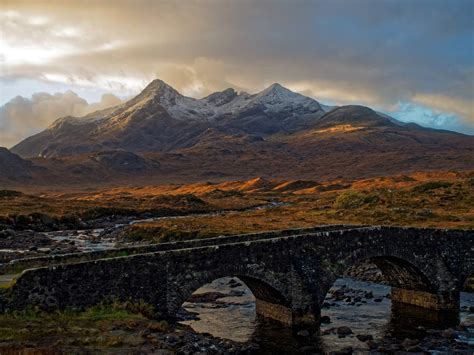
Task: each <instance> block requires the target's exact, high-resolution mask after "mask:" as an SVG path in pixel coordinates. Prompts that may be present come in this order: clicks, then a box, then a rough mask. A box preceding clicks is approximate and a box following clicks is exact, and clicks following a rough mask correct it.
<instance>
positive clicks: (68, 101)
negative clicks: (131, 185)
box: [0, 91, 121, 147]
mask: <svg viewBox="0 0 474 355" xmlns="http://www.w3.org/2000/svg"><path fill="white" fill-rule="evenodd" d="M120 103H121V100H120V99H119V98H117V97H116V96H114V95H112V94H103V95H102V99H101V101H100V102H98V103H92V104H89V103H88V102H87V101H86V100H84V99H83V98H81V97H79V96H78V95H77V94H76V93H75V92H72V91H66V92H65V93H56V94H48V93H44V92H41V93H36V94H33V96H32V97H31V98H25V97H22V96H17V97H15V98H14V99H12V100H10V101H9V102H8V103H6V104H5V105H3V106H1V107H0V146H6V147H10V146H12V145H14V144H16V143H18V142H19V141H20V140H22V139H24V138H27V137H28V136H30V135H32V134H35V133H38V132H40V131H42V130H43V129H45V128H46V127H47V126H48V125H50V124H51V123H52V122H53V121H55V120H56V119H58V118H60V117H65V116H83V115H85V114H87V113H89V112H92V111H96V110H100V109H103V108H107V107H111V106H116V105H118V104H120Z"/></svg>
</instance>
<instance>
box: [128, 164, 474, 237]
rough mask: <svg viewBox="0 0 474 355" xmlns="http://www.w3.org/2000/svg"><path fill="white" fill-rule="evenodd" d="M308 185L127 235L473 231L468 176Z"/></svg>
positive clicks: (473, 192) (472, 187)
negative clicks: (331, 229) (268, 203)
mask: <svg viewBox="0 0 474 355" xmlns="http://www.w3.org/2000/svg"><path fill="white" fill-rule="evenodd" d="M281 185H282V184H281V183H280V184H278V186H281ZM304 185H305V186H302V187H304V189H302V190H298V189H297V190H292V191H288V190H285V189H284V192H283V193H282V192H280V190H279V189H278V190H275V189H270V188H268V186H266V187H265V188H262V189H261V190H258V191H253V192H252V194H254V195H257V196H262V198H273V199H276V198H278V199H279V200H281V201H284V202H287V203H288V205H284V206H280V207H277V208H272V209H266V210H256V211H246V212H236V213H231V214H226V215H218V216H192V217H186V218H182V219H179V220H171V221H170V220H162V221H156V222H153V223H147V224H140V225H134V226H133V227H131V228H130V229H129V235H130V236H132V237H133V238H134V239H140V238H142V239H150V240H153V241H155V242H156V241H157V242H159V241H164V240H166V241H169V240H178V239H183V238H184V237H185V236H187V237H196V238H203V237H213V236H216V235H226V234H237V233H247V232H256V231H264V230H271V229H284V228H298V227H309V226H313V225H321V224H339V223H346V224H375V225H399V226H418V227H439V228H464V229H472V228H474V179H473V177H472V176H471V175H470V174H451V173H449V174H414V175H412V176H396V177H385V178H375V179H368V180H361V181H355V182H344V181H339V182H336V183H334V182H331V183H326V184H321V185H318V186H316V187H315V188H307V187H306V185H307V183H305V184H304Z"/></svg>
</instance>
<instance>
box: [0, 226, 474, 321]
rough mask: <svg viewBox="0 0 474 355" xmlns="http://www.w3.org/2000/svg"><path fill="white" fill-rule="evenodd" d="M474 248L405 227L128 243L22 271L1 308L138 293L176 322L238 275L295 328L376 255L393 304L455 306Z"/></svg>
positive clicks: (460, 236)
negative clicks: (206, 293) (194, 297)
mask: <svg viewBox="0 0 474 355" xmlns="http://www.w3.org/2000/svg"><path fill="white" fill-rule="evenodd" d="M473 251H474V232H473V231H462V230H441V229H419V228H399V227H355V226H323V227H315V228H308V229H295V230H285V231H275V232H267V233H256V234H246V235H237V236H228V237H219V238H211V239H204V240H193V241H184V242H176V243H163V244H157V245H153V246H148V247H141V248H135V249H134V248H128V249H122V250H121V255H125V254H129V255H126V256H114V257H109V256H110V255H108V254H105V253H102V254H101V253H96V254H93V255H94V258H92V257H91V256H87V255H86V256H84V254H82V256H81V255H79V254H78V255H74V254H73V255H69V256H66V257H63V258H49V259H48V258H46V259H45V260H39V261H40V262H41V263H40V264H39V265H45V264H48V263H49V264H50V265H49V266H43V267H37V268H32V269H27V270H24V271H23V272H22V273H21V275H20V276H19V277H18V278H17V280H16V282H15V283H14V284H13V285H12V286H11V288H10V289H9V290H7V291H6V292H4V293H3V296H1V297H2V298H1V299H0V308H3V310H8V309H21V308H23V307H26V306H28V305H38V306H40V307H43V308H45V309H51V308H57V307H59V308H66V307H84V306H89V305H93V304H96V303H99V302H102V301H104V300H107V299H124V300H125V299H134V300H143V301H145V302H147V303H150V304H152V305H154V306H155V309H156V312H157V315H158V316H161V317H168V318H173V317H174V316H175V314H176V312H177V311H178V309H179V308H180V307H181V305H182V304H183V303H184V302H185V301H186V300H187V299H188V298H189V297H190V296H191V294H192V293H193V292H194V291H196V290H197V289H198V288H199V287H201V286H203V285H204V284H207V283H210V282H212V281H213V280H215V279H218V278H221V277H225V276H235V277H238V278H239V279H241V280H242V281H243V282H244V283H245V284H246V285H247V286H248V287H249V289H250V290H251V291H252V293H253V294H254V296H255V298H256V309H257V313H258V314H259V315H261V316H264V317H267V318H271V319H274V320H277V321H280V322H282V323H284V324H287V325H299V324H317V323H318V321H319V316H320V310H321V305H322V303H323V301H324V298H325V295H326V293H327V292H328V290H329V288H330V287H331V286H332V285H333V283H334V281H335V280H336V279H337V278H339V277H341V276H343V275H344V272H345V271H346V270H347V269H348V268H350V267H354V266H357V265H360V264H363V263H366V262H368V261H369V262H371V263H373V264H375V265H377V267H378V268H379V269H380V270H381V271H382V274H383V276H384V279H385V280H386V281H387V282H388V283H389V284H390V285H391V286H392V301H396V302H402V303H409V304H412V305H415V306H420V307H425V308H430V309H433V310H439V311H454V312H457V311H458V310H459V292H460V290H461V289H462V287H463V285H464V283H465V281H466V279H467V278H468V277H469V276H471V275H473V274H474V253H473ZM84 257H85V258H86V259H85V261H80V260H84V259H80V258H84ZM88 258H89V259H90V260H88Z"/></svg>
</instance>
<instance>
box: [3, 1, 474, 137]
mask: <svg viewBox="0 0 474 355" xmlns="http://www.w3.org/2000/svg"><path fill="white" fill-rule="evenodd" d="M473 18H474V1H472V0H451V1H445V0H442V1H439V0H396V1H395V0H313V1H310V0H304V1H303V0H293V1H290V0H286V1H280V0H271V1H270V0H261V1H258V0H253V1H250V0H240V1H226V0H214V1H211V0H202V1H193V0H187V1H179V0H177V1H171V0H169V1H151V0H149V1H146V0H129V1H125V0H109V1H105V0H104V1H100V0H96V1H88V0H74V1H64V0H61V1H58V0H48V1H41V0H37V1H33V0H29V1H22V0H14V1H13V0H2V1H1V2H0V105H2V106H1V107H0V146H12V145H14V144H15V143H17V142H19V141H20V140H21V139H24V138H26V137H27V136H29V135H31V134H34V133H37V132H39V131H41V130H42V129H44V128H46V127H47V126H48V125H49V124H50V123H51V122H52V121H54V120H55V119H56V118H58V117H61V116H67V115H76V116H80V115H83V114H85V113H88V112H90V111H92V110H95V109H99V108H104V107H107V106H110V105H113V104H117V103H118V102H120V100H124V99H126V98H129V97H131V96H133V95H135V94H137V93H138V92H139V91H140V90H141V89H143V88H144V87H145V86H146V84H147V83H148V82H150V81H151V80H153V79H155V78H160V79H162V80H164V81H165V82H167V83H168V84H170V85H171V86H173V87H174V88H176V89H177V90H178V91H180V92H181V93H183V94H185V95H188V96H192V97H197V98H199V97H203V96H205V95H207V94H209V93H211V92H214V91H218V90H223V89H226V88H228V87H233V88H235V89H237V90H244V91H247V92H251V93H253V92H257V91H260V90H262V89H263V88H265V87H266V86H268V85H270V84H272V83H274V82H278V83H280V84H282V85H284V86H286V87H288V88H290V89H291V90H293V91H296V92H300V93H302V94H305V95H308V96H311V97H313V98H315V99H316V100H318V101H320V102H322V103H325V104H334V105H344V104H361V105H366V106H369V107H372V108H374V109H377V110H380V111H382V112H385V113H387V114H389V115H391V116H393V117H395V118H398V119H400V120H403V121H413V122H417V123H420V124H422V125H425V126H430V127H434V128H442V129H450V130H455V131H458V132H462V133H467V134H474V104H473V102H474V22H473V21H472V19H473Z"/></svg>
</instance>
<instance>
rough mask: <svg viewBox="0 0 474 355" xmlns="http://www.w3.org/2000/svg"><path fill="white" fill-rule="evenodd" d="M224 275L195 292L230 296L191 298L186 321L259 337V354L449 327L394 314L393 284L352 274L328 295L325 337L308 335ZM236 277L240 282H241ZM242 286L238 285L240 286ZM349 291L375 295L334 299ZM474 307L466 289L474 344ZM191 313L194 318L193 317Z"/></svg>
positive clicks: (223, 333)
mask: <svg viewBox="0 0 474 355" xmlns="http://www.w3.org/2000/svg"><path fill="white" fill-rule="evenodd" d="M231 279H232V278H221V279H218V280H215V281H214V282H212V283H211V284H207V285H205V286H203V287H201V288H200V289H198V290H197V291H196V292H195V294H206V293H209V292H220V293H224V294H227V295H229V296H228V297H222V298H219V299H217V300H215V301H206V302H194V301H193V302H186V303H184V304H183V308H184V310H185V311H186V314H187V316H188V317H189V318H193V317H192V314H194V315H195V317H194V318H195V319H188V320H183V321H181V323H183V324H186V325H189V326H191V327H192V328H193V329H194V330H195V331H196V332H199V333H210V334H212V335H214V336H216V337H221V338H226V339H231V340H234V341H237V342H247V341H253V342H256V343H257V344H258V345H259V346H260V351H259V353H262V354H277V353H297V352H305V351H304V350H305V349H306V350H311V352H313V351H315V352H316V351H317V352H323V351H324V352H327V351H341V350H343V349H346V348H348V347H352V349H353V350H354V351H356V352H357V351H359V352H366V351H367V350H368V347H367V344H366V343H365V342H362V341H360V340H359V339H358V338H357V335H371V336H372V337H373V339H374V341H380V340H382V339H383V338H384V337H387V336H391V337H395V338H397V339H400V340H403V339H405V338H411V339H419V338H422V337H423V335H424V333H425V332H424V330H426V329H431V328H435V329H436V328H437V329H443V328H444V326H443V324H441V325H440V324H434V323H433V322H430V321H427V320H425V319H424V318H423V315H421V317H420V318H417V317H409V318H408V317H406V316H404V314H397V313H396V312H392V302H391V300H390V298H389V297H387V295H389V294H390V287H389V286H386V285H381V284H375V283H370V282H363V281H357V280H354V279H351V278H341V279H338V280H337V281H336V282H335V284H334V286H333V287H332V289H331V290H330V292H329V293H328V296H327V306H326V307H325V308H323V310H322V313H321V315H322V316H328V317H329V318H330V323H329V324H322V326H321V333H320V334H321V335H319V336H317V337H313V338H312V339H308V338H307V337H302V336H299V335H298V334H294V332H292V331H291V330H290V329H288V328H285V327H282V326H279V325H278V324H275V323H272V322H268V321H264V320H262V319H260V317H258V316H256V313H255V298H254V296H253V295H252V292H251V291H250V290H249V289H248V288H247V287H246V286H245V285H244V284H243V282H241V281H240V280H238V279H236V278H234V281H231ZM235 280H237V281H238V283H235ZM235 285H238V286H235ZM338 289H343V290H346V291H348V292H346V294H352V298H354V296H355V297H357V295H364V294H368V293H370V294H371V296H370V297H371V298H368V299H367V298H364V297H363V296H362V297H361V298H362V302H366V303H362V302H358V303H356V304H351V303H348V302H346V301H335V300H334V299H331V294H330V293H331V292H334V291H336V290H338ZM473 306H474V294H469V293H461V312H460V320H461V324H464V325H465V326H467V327H468V329H469V331H470V333H469V334H470V336H469V339H466V341H467V342H468V343H469V344H470V345H471V346H474V313H472V311H471V313H470V312H469V307H473ZM190 314H191V316H190ZM342 326H346V327H349V328H350V329H351V331H352V334H349V335H347V336H344V337H341V336H340V335H338V334H336V332H335V331H334V329H336V328H338V327H342Z"/></svg>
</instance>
